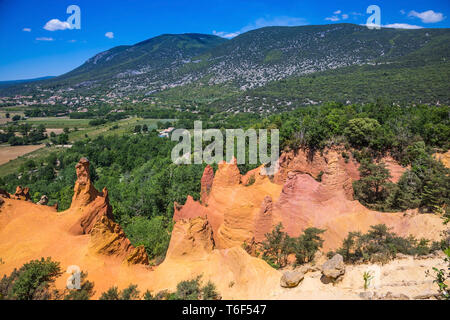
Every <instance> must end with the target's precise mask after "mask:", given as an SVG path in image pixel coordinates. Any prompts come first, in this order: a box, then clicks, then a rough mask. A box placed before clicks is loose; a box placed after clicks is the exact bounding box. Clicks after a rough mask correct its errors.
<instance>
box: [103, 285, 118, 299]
mask: <svg viewBox="0 0 450 320" xmlns="http://www.w3.org/2000/svg"><path fill="white" fill-rule="evenodd" d="M99 300H120V298H119V290H118V289H117V287H111V288H109V289H108V290H107V291H106V292H103V293H102V295H101V296H100V298H99Z"/></svg>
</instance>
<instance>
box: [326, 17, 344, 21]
mask: <svg viewBox="0 0 450 320" xmlns="http://www.w3.org/2000/svg"><path fill="white" fill-rule="evenodd" d="M325 20H329V21H339V20H340V19H339V17H338V16H331V17H327V18H325Z"/></svg>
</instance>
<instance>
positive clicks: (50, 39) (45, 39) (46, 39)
mask: <svg viewBox="0 0 450 320" xmlns="http://www.w3.org/2000/svg"><path fill="white" fill-rule="evenodd" d="M36 40H37V41H53V40H55V39H53V38H49V37H38V38H36Z"/></svg>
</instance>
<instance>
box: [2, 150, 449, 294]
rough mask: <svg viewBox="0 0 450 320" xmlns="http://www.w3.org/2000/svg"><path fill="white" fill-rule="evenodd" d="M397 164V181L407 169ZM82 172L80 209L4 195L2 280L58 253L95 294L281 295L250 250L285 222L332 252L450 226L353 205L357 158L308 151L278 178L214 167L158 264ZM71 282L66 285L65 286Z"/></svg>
mask: <svg viewBox="0 0 450 320" xmlns="http://www.w3.org/2000/svg"><path fill="white" fill-rule="evenodd" d="M387 162H388V163H387V166H388V168H389V169H390V170H391V172H392V175H393V180H394V181H395V180H397V179H398V177H399V176H400V175H401V173H402V172H403V171H404V170H405V169H404V168H402V167H401V166H399V165H398V164H396V163H395V161H393V160H392V159H389V161H387ZM76 169H77V177H78V179H77V182H76V184H75V188H74V191H75V193H74V196H73V199H72V205H71V207H70V209H68V210H66V211H64V212H57V211H56V209H55V208H53V207H49V206H43V205H37V204H34V203H32V202H30V201H29V200H28V199H29V196H28V197H27V196H26V194H27V193H28V190H27V189H22V188H20V190H19V189H18V192H19V193H18V195H17V196H16V195H9V194H6V193H4V192H3V193H0V196H1V197H0V203H2V204H1V205H0V257H1V258H2V260H3V262H4V263H3V264H1V265H0V275H3V274H9V273H10V272H11V271H12V270H13V269H14V268H19V267H20V266H22V265H23V264H24V263H25V262H27V261H30V260H31V259H39V258H40V257H48V256H50V257H52V259H53V260H56V261H59V262H61V267H62V269H63V270H66V269H67V267H68V266H70V265H77V266H79V267H80V268H81V270H83V271H87V272H88V279H89V280H91V281H93V282H94V283H95V291H96V294H95V296H94V298H98V297H99V295H100V294H101V293H102V292H104V291H106V290H107V289H108V288H110V287H111V286H113V285H116V286H118V287H119V288H124V287H126V286H128V285H129V284H131V283H134V284H138V287H139V290H141V292H143V291H145V290H147V289H149V290H150V291H152V292H157V291H160V290H163V289H168V290H175V288H176V284H177V283H178V282H180V281H182V280H189V279H192V278H193V277H195V276H197V275H200V274H202V275H203V278H202V279H203V281H207V280H211V281H213V282H214V283H215V284H216V286H217V288H218V291H219V292H220V293H221V295H222V297H223V298H224V299H271V298H273V297H272V296H273V294H274V293H273V292H274V290H275V289H278V288H279V281H280V272H279V271H277V270H275V269H273V268H271V267H270V266H269V265H268V264H267V263H266V262H264V261H263V260H261V259H259V258H256V257H252V256H250V255H249V254H248V253H247V252H246V251H245V250H243V249H242V244H243V243H244V242H246V243H254V242H258V241H261V240H263V239H264V234H265V233H267V232H269V231H270V230H271V229H272V228H273V226H274V225H276V224H277V223H279V222H282V223H283V226H284V227H285V230H286V231H287V232H288V233H289V234H290V235H291V236H297V235H299V234H300V233H301V232H302V231H303V230H304V229H305V228H308V227H317V228H322V229H326V232H325V233H324V234H323V238H324V240H325V242H324V248H323V249H324V250H323V251H324V252H327V251H328V250H330V249H335V248H337V247H339V246H341V244H342V240H343V239H344V238H345V237H346V236H347V234H348V232H350V231H362V232H364V231H367V230H368V229H369V227H370V226H371V225H375V224H379V223H384V224H386V225H388V226H389V227H391V228H393V231H394V232H396V233H398V234H400V235H402V236H407V235H410V234H412V235H414V236H416V237H417V238H422V237H424V238H427V239H431V240H438V239H439V237H440V234H441V231H442V230H443V229H444V226H443V224H442V220H441V219H440V217H439V216H436V215H431V214H419V213H418V212H417V211H414V210H410V211H408V212H397V213H382V212H376V211H371V210H369V209H367V208H365V207H364V206H362V205H361V204H360V203H359V202H358V201H356V200H353V195H352V182H353V181H354V180H357V179H358V178H359V174H358V167H357V163H356V161H355V160H354V159H352V157H351V156H350V158H349V159H348V161H345V159H344V158H343V157H342V150H340V149H339V148H332V149H326V150H325V151H323V153H322V154H319V153H315V154H314V155H313V156H312V157H311V155H310V154H308V152H307V151H306V152H305V151H301V150H300V151H298V152H296V153H295V152H288V153H284V154H283V155H282V156H281V158H280V161H279V171H278V172H277V173H276V174H275V176H266V175H262V174H261V172H264V168H263V167H261V168H257V169H255V170H252V171H250V172H248V173H247V174H246V175H241V174H240V172H239V169H238V167H237V165H236V163H235V162H234V161H233V162H232V163H221V164H219V169H218V170H217V172H216V173H215V174H214V171H213V170H212V168H211V167H207V168H206V169H205V172H204V174H203V177H202V180H201V182H202V188H201V201H194V199H192V197H188V198H187V200H186V203H185V204H184V205H179V204H177V203H175V204H174V207H175V214H174V221H175V222H176V223H175V226H174V228H173V231H172V237H171V241H170V245H169V249H168V252H167V256H166V259H165V260H164V262H163V263H162V264H160V265H159V266H157V267H152V266H149V265H148V257H147V255H146V253H145V250H144V248H143V247H137V248H135V247H134V246H133V245H131V243H130V241H129V240H128V239H127V238H126V236H125V234H124V232H123V230H122V229H121V227H120V226H119V225H118V224H117V223H115V222H114V221H113V218H112V212H111V206H110V205H109V201H108V191H107V190H106V189H104V190H103V191H102V192H99V191H97V190H96V189H95V188H94V186H93V184H92V183H91V180H90V177H89V162H88V161H87V160H86V159H84V158H83V159H81V160H80V162H79V163H78V164H77V167H76ZM321 172H323V174H322V176H321V182H319V181H317V180H318V176H319V175H320V174H321ZM252 176H253V178H251V177H252ZM253 181H254V182H253ZM25 191H26V192H25ZM67 277H69V274H66V275H63V276H61V277H60V278H59V279H58V280H57V282H56V286H57V287H59V288H63V287H64V286H65V283H66V280H67Z"/></svg>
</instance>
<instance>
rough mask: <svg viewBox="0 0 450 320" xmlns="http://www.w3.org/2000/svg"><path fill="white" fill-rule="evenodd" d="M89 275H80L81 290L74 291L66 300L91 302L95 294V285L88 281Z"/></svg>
mask: <svg viewBox="0 0 450 320" xmlns="http://www.w3.org/2000/svg"><path fill="white" fill-rule="evenodd" d="M87 275H88V274H87V273H85V272H83V271H82V272H81V274H80V281H81V285H80V289H72V290H70V292H69V293H68V294H66V295H65V296H64V300H89V299H90V298H92V296H93V295H94V294H95V291H94V283H93V282H90V281H89V280H87Z"/></svg>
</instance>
